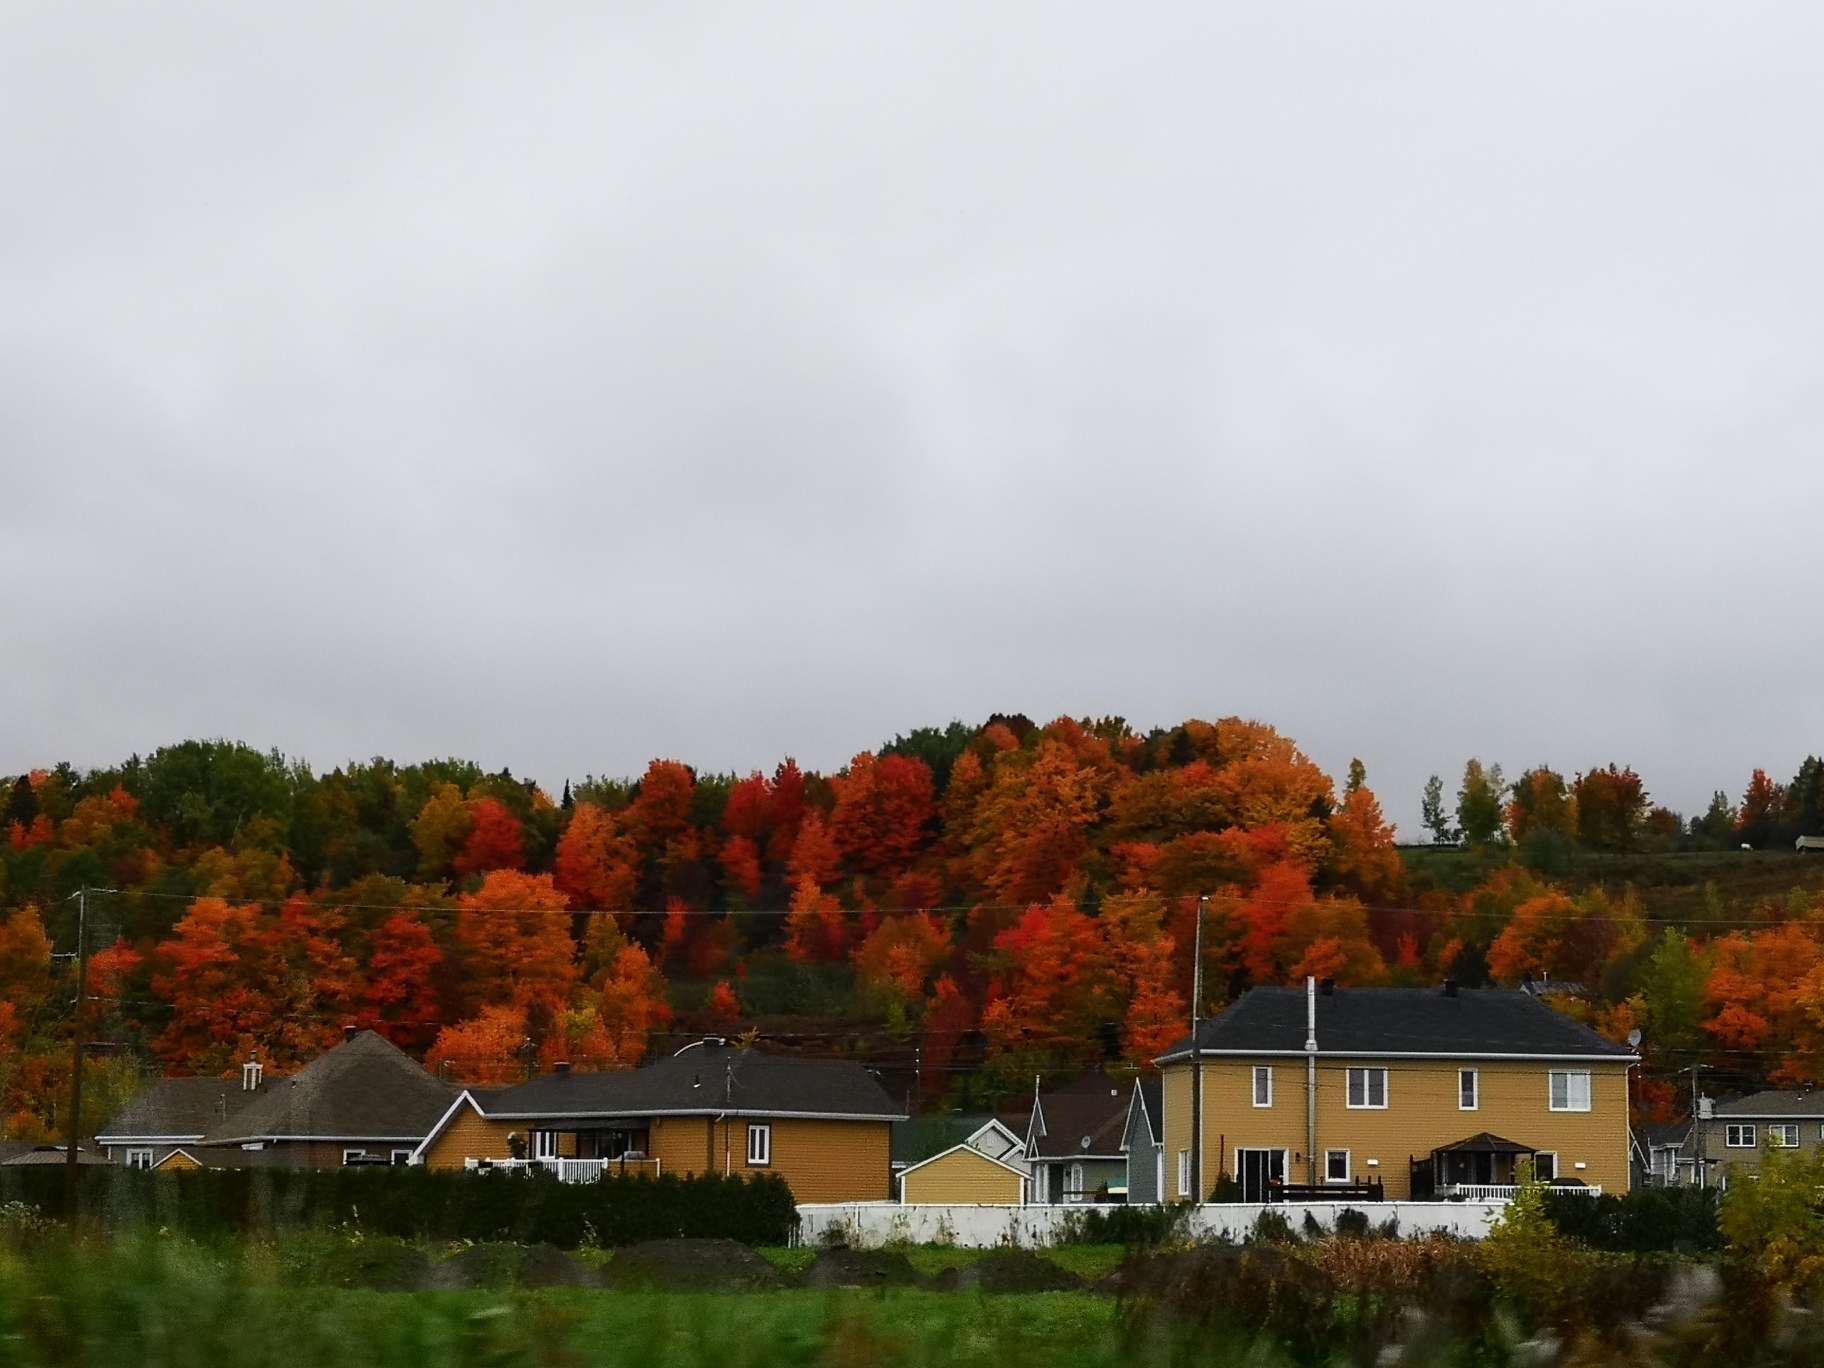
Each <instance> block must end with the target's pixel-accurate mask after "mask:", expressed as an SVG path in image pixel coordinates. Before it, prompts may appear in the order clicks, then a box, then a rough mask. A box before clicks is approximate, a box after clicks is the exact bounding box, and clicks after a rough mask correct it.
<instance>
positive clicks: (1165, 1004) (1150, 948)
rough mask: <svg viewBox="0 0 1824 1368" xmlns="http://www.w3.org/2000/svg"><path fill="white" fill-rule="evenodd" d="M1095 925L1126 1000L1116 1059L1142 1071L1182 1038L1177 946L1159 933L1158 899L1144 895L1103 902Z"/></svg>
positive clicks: (1162, 917) (1163, 912) (1162, 922)
mask: <svg viewBox="0 0 1824 1368" xmlns="http://www.w3.org/2000/svg"><path fill="white" fill-rule="evenodd" d="M1100 923H1101V929H1102V935H1103V941H1104V944H1105V945H1106V946H1107V950H1108V956H1109V960H1110V962H1111V964H1112V965H1113V968H1114V972H1115V974H1116V976H1117V977H1118V979H1119V980H1120V981H1121V987H1122V988H1123V989H1125V996H1126V998H1127V1007H1126V1011H1125V1012H1124V1014H1123V1018H1122V1024H1121V1045H1122V1058H1123V1059H1124V1060H1125V1061H1126V1062H1127V1063H1129V1064H1132V1065H1135V1066H1137V1067H1141V1068H1145V1067H1148V1066H1149V1065H1150V1063H1151V1061H1152V1060H1153V1059H1154V1058H1155V1057H1156V1056H1158V1055H1160V1054H1163V1053H1164V1052H1165V1050H1166V1049H1167V1048H1168V1047H1169V1046H1170V1045H1171V1044H1172V1042H1173V1041H1175V1040H1177V1039H1178V1038H1179V1036H1181V1035H1183V1034H1184V1022H1185V1007H1186V998H1185V996H1184V994H1182V993H1180V992H1179V991H1178V988H1177V986H1176V985H1177V979H1178V976H1179V965H1178V960H1179V958H1180V957H1179V955H1178V943H1177V941H1176V940H1175V939H1174V938H1173V937H1172V935H1171V934H1170V933H1169V932H1168V931H1166V929H1165V923H1166V908H1165V904H1164V902H1163V900H1161V899H1159V898H1157V897H1154V896H1152V895H1150V894H1142V895H1140V896H1130V897H1118V898H1110V899H1108V900H1107V901H1106V902H1104V903H1103V904H1102V912H1101V917H1100ZM1184 958H1185V959H1187V960H1188V959H1189V955H1188V954H1187V955H1186V956H1185V957H1184Z"/></svg>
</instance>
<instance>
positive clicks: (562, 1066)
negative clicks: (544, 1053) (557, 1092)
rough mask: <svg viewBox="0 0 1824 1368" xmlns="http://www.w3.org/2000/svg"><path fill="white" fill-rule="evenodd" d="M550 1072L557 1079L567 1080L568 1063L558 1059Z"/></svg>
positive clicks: (568, 1072) (565, 1060)
mask: <svg viewBox="0 0 1824 1368" xmlns="http://www.w3.org/2000/svg"><path fill="white" fill-rule="evenodd" d="M551 1070H552V1072H553V1073H555V1074H556V1075H557V1076H558V1077H559V1078H568V1077H570V1061H569V1060H567V1059H560V1060H558V1061H557V1063H555V1064H553V1065H552V1066H551Z"/></svg>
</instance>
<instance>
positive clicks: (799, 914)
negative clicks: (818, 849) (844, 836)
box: [785, 822, 849, 964]
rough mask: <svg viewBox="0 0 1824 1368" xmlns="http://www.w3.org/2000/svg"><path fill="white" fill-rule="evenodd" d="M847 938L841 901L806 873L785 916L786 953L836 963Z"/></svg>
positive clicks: (795, 956)
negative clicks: (821, 887)
mask: <svg viewBox="0 0 1824 1368" xmlns="http://www.w3.org/2000/svg"><path fill="white" fill-rule="evenodd" d="M809 825H810V824H809V823H808V822H807V823H806V826H807V828H808V827H809ZM802 843H803V842H802V841H801V842H800V844H802ZM848 942H849V918H848V915H847V914H846V913H845V912H844V911H843V910H842V904H841V903H840V902H839V901H837V900H836V899H835V898H833V897H831V896H830V895H829V894H828V893H825V892H824V891H823V890H822V889H820V888H818V887H817V884H816V881H815V880H814V879H812V877H811V876H810V875H809V874H806V875H805V876H803V877H802V878H801V879H799V881H798V888H797V890H796V891H795V892H794V893H793V894H792V904H791V908H790V910H789V911H788V912H787V913H786V916H785V953H786V954H788V955H790V956H791V957H792V958H793V959H795V960H802V961H804V962H806V963H810V964H817V963H835V962H838V961H840V960H841V959H842V958H843V956H844V954H845V953H846V952H847V949H848Z"/></svg>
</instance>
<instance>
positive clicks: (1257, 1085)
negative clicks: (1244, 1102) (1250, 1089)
mask: <svg viewBox="0 0 1824 1368" xmlns="http://www.w3.org/2000/svg"><path fill="white" fill-rule="evenodd" d="M1263 1083H1264V1084H1266V1090H1265V1091H1266V1098H1267V1100H1266V1101H1264V1102H1263V1101H1261V1100H1260V1098H1261V1091H1262V1090H1261V1084H1263ZM1254 1105H1255V1106H1257V1107H1271V1106H1272V1105H1273V1066H1272V1065H1271V1064H1256V1065H1255V1066H1254Z"/></svg>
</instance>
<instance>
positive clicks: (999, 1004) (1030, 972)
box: [982, 896, 1119, 1063]
mask: <svg viewBox="0 0 1824 1368" xmlns="http://www.w3.org/2000/svg"><path fill="white" fill-rule="evenodd" d="M994 948H995V951H996V952H997V955H998V957H999V961H1000V963H999V967H998V968H997V970H996V972H995V974H994V977H993V980H992V982H991V984H990V986H989V993H988V1004H987V1006H986V1007H984V1008H983V1010H982V1034H983V1035H984V1036H985V1037H987V1041H988V1051H989V1055H990V1057H991V1058H993V1057H996V1056H1008V1057H1013V1058H1015V1059H1018V1060H1022V1061H1029V1060H1032V1059H1035V1058H1050V1059H1054V1060H1058V1061H1063V1060H1070V1061H1075V1062H1079V1063H1081V1062H1084V1061H1087V1060H1088V1059H1089V1058H1090V1057H1091V1056H1093V1055H1094V1054H1096V1053H1098V1052H1099V1046H1098V1044H1097V1027H1098V1026H1099V1025H1100V1024H1101V1023H1102V1022H1104V1021H1111V1020H1115V1019H1118V1016H1119V1010H1118V1006H1117V1001H1118V999H1117V993H1116V986H1115V984H1114V982H1113V980H1112V974H1111V972H1110V971H1111V966H1110V964H1109V960H1108V955H1107V951H1106V950H1105V948H1104V946H1103V943H1102V936H1101V933H1100V930H1099V928H1098V927H1097V925H1096V923H1095V920H1094V919H1093V918H1091V917H1088V916H1085V915H1084V914H1083V913H1082V912H1081V911H1079V910H1078V909H1077V906H1076V904H1075V903H1073V902H1071V901H1070V900H1069V899H1068V898H1065V897H1062V896H1059V897H1056V898H1053V899H1052V900H1051V902H1049V903H1047V904H1046V905H1044V906H1042V907H1031V908H1028V909H1027V910H1026V912H1025V914H1024V915H1023V916H1022V917H1021V918H1020V920H1019V921H1018V922H1017V923H1015V924H1014V925H1013V926H1010V927H1008V928H1007V929H1006V930H1004V931H1002V932H1000V933H999V934H998V935H996V936H995V938H994Z"/></svg>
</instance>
